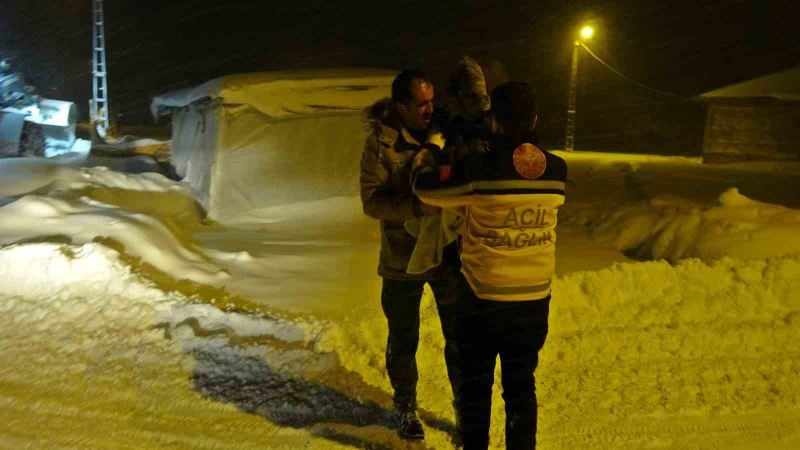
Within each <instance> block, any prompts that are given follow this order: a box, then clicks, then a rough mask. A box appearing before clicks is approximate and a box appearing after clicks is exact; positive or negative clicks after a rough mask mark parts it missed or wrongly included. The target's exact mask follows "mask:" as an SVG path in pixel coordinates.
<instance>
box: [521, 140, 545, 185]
mask: <svg viewBox="0 0 800 450" xmlns="http://www.w3.org/2000/svg"><path fill="white" fill-rule="evenodd" d="M514 168H515V169H517V173H519V174H520V175H522V176H523V177H525V178H527V179H529V180H535V179H537V178H539V177H540V176H542V174H544V170H545V169H546V168H547V158H545V156H544V152H543V151H541V150H540V149H539V147H537V146H535V145H533V144H529V143H527V142H526V143H524V144H521V145H520V146H519V147H517V148H516V149H514Z"/></svg>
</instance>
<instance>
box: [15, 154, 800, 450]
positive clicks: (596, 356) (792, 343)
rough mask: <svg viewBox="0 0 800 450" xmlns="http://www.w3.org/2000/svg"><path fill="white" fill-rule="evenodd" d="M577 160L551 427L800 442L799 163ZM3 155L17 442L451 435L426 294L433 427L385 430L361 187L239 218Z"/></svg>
mask: <svg viewBox="0 0 800 450" xmlns="http://www.w3.org/2000/svg"><path fill="white" fill-rule="evenodd" d="M568 159H569V158H568ZM569 162H570V169H571V176H570V179H571V187H572V190H571V193H570V194H571V196H570V197H569V200H568V206H567V207H565V208H564V210H563V211H562V212H561V215H560V218H561V225H560V226H559V246H560V248H559V254H558V257H559V272H560V275H559V277H558V278H557V279H556V282H555V286H554V292H555V297H554V298H555V300H554V302H553V306H552V311H551V318H550V330H551V332H550V335H549V336H548V341H547V343H546V345H545V347H544V350H543V351H542V353H541V363H540V367H539V369H538V370H537V373H536V374H537V388H538V391H539V393H540V397H539V401H540V433H539V444H540V446H541V448H553V449H556V448H564V449H573V448H637V449H638V448H741V449H749V448H765V449H766V448H770V449H772V448H786V449H789V448H797V447H798V446H800V381H799V380H800V376H799V375H800V353H799V352H798V351H797V348H796V347H797V345H796V342H798V340H799V339H800V244H798V242H797V236H799V235H800V233H798V231H800V213H798V210H797V209H798V207H800V205H798V203H797V202H798V201H800V200H798V199H797V197H796V196H793V195H790V194H787V192H789V191H787V190H790V191H791V192H798V189H800V177H798V176H797V175H798V174H799V173H800V170H798V168H797V167H795V166H792V165H788V166H783V167H778V166H775V165H771V164H761V165H755V166H725V167H714V166H710V167H709V166H704V165H701V164H699V163H698V162H697V161H694V160H687V159H683V158H653V157H642V156H631V155H600V154H576V155H575V156H574V157H573V158H572V159H569ZM0 164H2V166H3V167H0V169H1V170H0V196H2V197H3V198H4V200H3V201H2V202H0V204H2V205H4V206H2V207H0V274H2V276H3V279H4V280H5V282H4V283H2V285H0V310H1V311H2V316H1V317H3V319H2V320H3V323H2V325H1V326H0V358H2V361H3V362H4V364H3V365H2V366H0V419H1V420H0V446H2V447H4V448H48V449H50V448H200V449H213V448H219V449H223V448H224V449H231V448H386V449H391V448H408V447H409V446H411V447H413V448H431V449H440V448H450V447H452V444H451V435H450V433H451V432H452V421H453V412H452V407H451V405H450V395H449V389H448V386H447V378H446V376H445V368H444V361H443V358H442V351H443V349H442V345H443V343H442V338H441V332H440V330H439V329H438V320H437V319H436V317H435V315H436V310H435V307H434V305H433V302H432V301H431V299H430V298H429V297H427V295H429V294H426V299H425V300H424V302H423V311H422V314H423V320H422V329H421V338H420V350H419V353H418V361H419V365H420V368H421V369H420V376H421V380H420V386H419V391H420V392H419V397H420V406H421V408H422V411H423V414H422V416H423V421H424V424H425V426H426V428H427V434H426V440H425V441H424V442H423V443H420V444H413V445H410V444H408V443H406V442H404V441H401V440H400V439H399V438H398V437H397V436H396V434H395V433H394V431H393V430H392V427H391V420H390V407H391V401H390V392H391V389H390V387H389V384H388V380H387V379H386V376H385V372H384V369H383V365H384V363H383V346H384V343H385V335H386V325H385V323H384V322H385V320H384V318H383V316H382V312H381V311H380V305H379V302H378V301H377V298H378V297H377V294H378V287H379V279H378V278H377V276H376V275H375V263H376V259H377V247H378V242H377V239H378V238H377V225H376V224H375V223H374V222H372V221H370V220H369V219H366V218H364V217H363V216H362V215H361V213H360V211H359V208H358V201H357V199H355V198H332V199H323V200H319V201H314V202H304V203H297V204H291V205H286V206H279V207H273V208H270V209H267V210H261V211H249V212H243V214H242V215H241V216H240V217H238V218H237V219H236V220H232V221H230V222H228V223H226V224H224V225H222V224H217V223H213V222H211V221H208V220H206V219H203V218H202V216H201V215H200V214H199V213H198V211H197V209H196V206H195V203H194V201H193V200H192V197H191V194H190V193H189V192H188V191H187V190H186V189H185V188H184V187H182V186H181V185H179V184H176V183H173V182H171V181H169V180H167V179H165V178H164V177H161V176H158V175H153V174H143V175H130V174H122V173H118V172H114V171H110V170H105V169H102V168H91V169H72V168H65V167H61V166H58V165H54V164H52V163H47V162H42V161H38V162H37V161H30V160H16V161H12V162H2V163H0ZM754 174H758V175H762V176H763V177H764V178H768V179H770V180H772V181H771V182H769V183H758V182H755V181H754V180H756V179H757V178H755V177H754V176H753V175H754ZM764 178H762V179H764ZM634 188H635V189H634ZM732 188H738V189H737V190H732ZM743 243H745V244H746V245H743ZM727 255H733V256H735V258H733V257H730V256H727ZM661 258H663V259H664V260H667V261H670V262H669V263H668V262H666V261H664V260H661ZM649 259H658V260H653V261H649ZM495 389H499V386H495ZM498 395H499V391H498V392H496V399H497V400H498V401H496V402H495V403H494V411H493V421H492V424H493V426H492V431H491V432H492V444H493V447H494V448H502V442H503V421H504V418H503V412H502V402H500V401H499V397H497V396H498Z"/></svg>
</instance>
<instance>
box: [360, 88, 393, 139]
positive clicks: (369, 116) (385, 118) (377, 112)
mask: <svg viewBox="0 0 800 450" xmlns="http://www.w3.org/2000/svg"><path fill="white" fill-rule="evenodd" d="M364 114H365V117H366V121H367V124H368V126H369V128H370V129H371V130H375V131H380V129H381V126H384V127H389V128H392V129H394V130H395V131H398V132H399V131H400V129H401V128H402V123H401V122H400V117H399V116H398V115H397V112H396V111H395V110H394V107H393V104H392V99H391V98H389V97H386V98H382V99H380V100H378V101H377V102H375V103H373V104H372V105H371V106H369V107H367V108H366V109H365V110H364Z"/></svg>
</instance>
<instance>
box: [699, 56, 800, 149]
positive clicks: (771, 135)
mask: <svg viewBox="0 0 800 450" xmlns="http://www.w3.org/2000/svg"><path fill="white" fill-rule="evenodd" d="M700 98H701V99H703V100H706V101H708V102H709V106H708V113H707V116H706V127H705V135H704V138H703V159H704V160H706V161H710V162H724V161H737V160H787V159H788V160H797V159H800V146H798V144H797V143H798V142H800V66H798V67H795V68H793V69H789V70H784V71H782V72H777V73H773V74H771V75H766V76H763V77H759V78H755V79H752V80H749V81H744V82H742V83H737V84H733V85H730V86H726V87H723V88H720V89H716V90H713V91H710V92H706V93H705V94H702V95H700Z"/></svg>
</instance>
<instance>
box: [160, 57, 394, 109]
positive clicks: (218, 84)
mask: <svg viewBox="0 0 800 450" xmlns="http://www.w3.org/2000/svg"><path fill="white" fill-rule="evenodd" d="M395 75H396V72H394V71H390V70H385V69H365V68H342V69H319V70H297V71H276V72H254V73H244V74H236V75H227V76H223V77H220V78H216V79H213V80H211V81H208V82H206V83H203V84H201V85H199V86H195V87H191V88H187V89H181V90H177V91H172V92H168V93H165V94H162V95H158V96H156V97H153V101H152V102H151V104H150V110H151V111H152V113H153V115H154V116H156V117H157V116H158V115H159V114H160V113H161V112H162V111H164V110H165V109H168V108H174V107H183V106H188V105H190V104H192V103H194V102H196V101H199V100H204V99H211V100H217V99H219V100H221V101H222V102H223V103H226V104H240V105H250V106H252V107H253V108H255V109H257V110H259V111H261V112H262V113H264V114H266V115H268V116H270V117H273V118H282V117H287V116H291V115H296V114H303V115H305V114H319V113H330V112H336V111H359V110H362V109H364V108H366V107H367V106H369V105H371V104H372V103H374V102H375V101H376V100H377V99H380V98H383V97H387V96H389V94H390V85H391V83H392V80H393V79H394V77H395Z"/></svg>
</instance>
